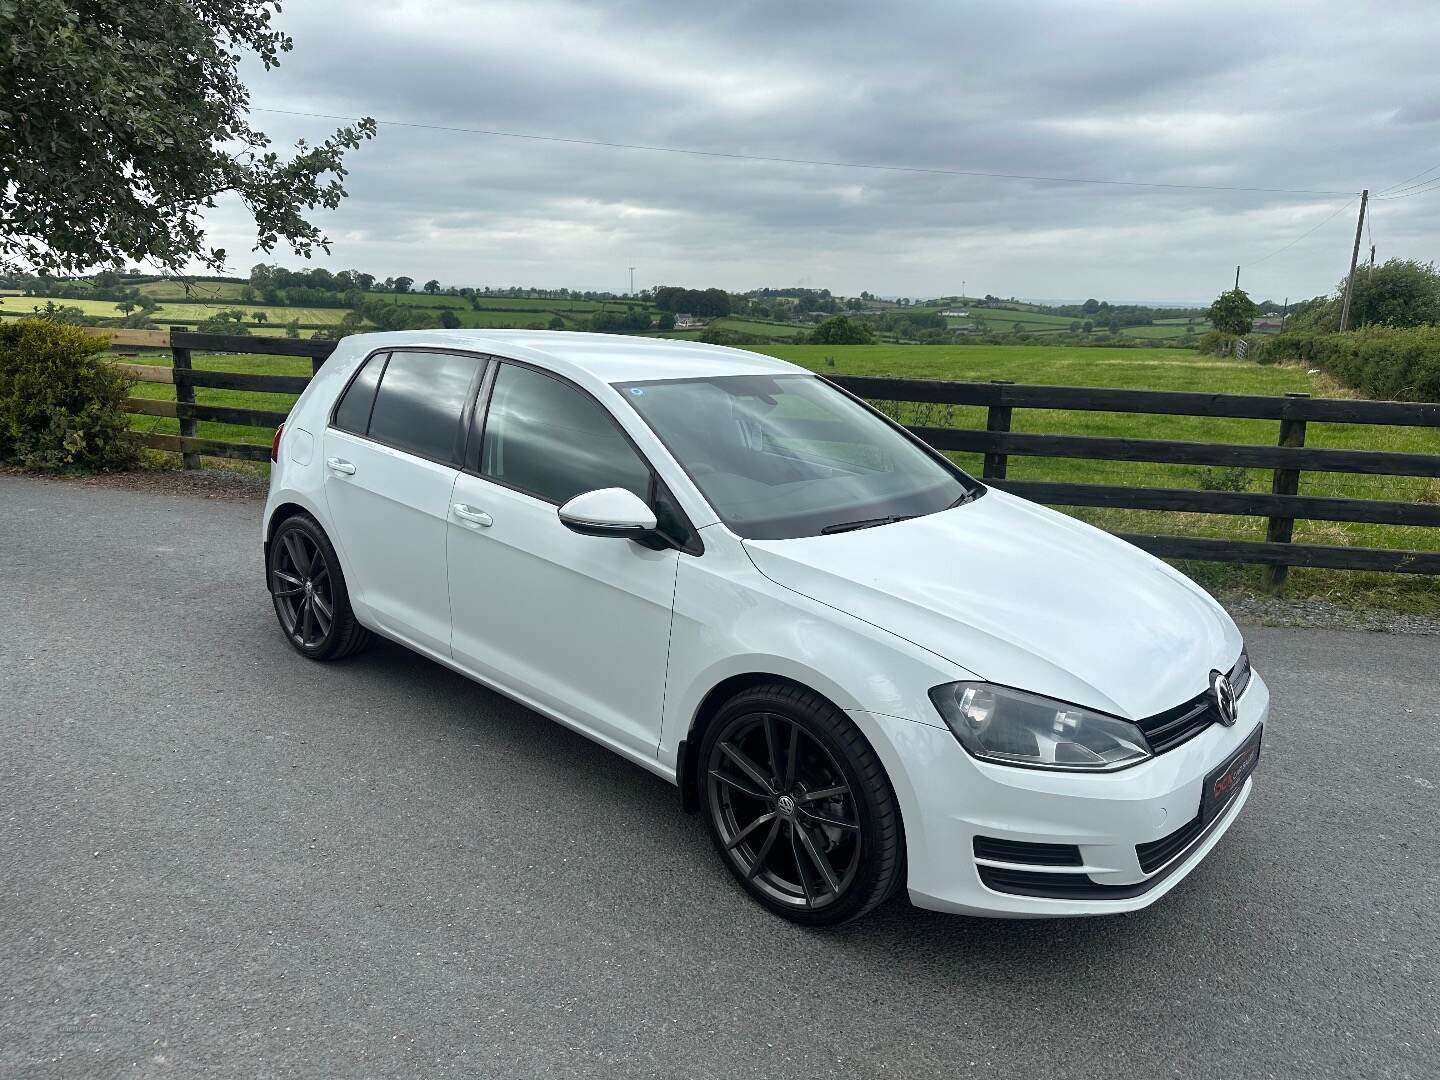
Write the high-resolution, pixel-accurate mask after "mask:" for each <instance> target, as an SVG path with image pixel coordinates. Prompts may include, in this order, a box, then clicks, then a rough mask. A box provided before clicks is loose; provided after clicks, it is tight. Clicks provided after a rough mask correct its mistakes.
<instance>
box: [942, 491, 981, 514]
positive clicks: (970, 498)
mask: <svg viewBox="0 0 1440 1080" xmlns="http://www.w3.org/2000/svg"><path fill="white" fill-rule="evenodd" d="M979 497H980V489H979V488H971V489H970V490H969V491H967V492H965V494H964V495H961V496H960V497H959V498H958V499H956V500H955V501H954V502H953V503H951V504H950V505H949V506H947V507H946V508H945V509H946V510H954V509H955V508H956V507H957V506H964V505H965V504H966V503H972V502H974V501H975V500H976V499H978V498H979Z"/></svg>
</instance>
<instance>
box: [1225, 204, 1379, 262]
mask: <svg viewBox="0 0 1440 1080" xmlns="http://www.w3.org/2000/svg"><path fill="white" fill-rule="evenodd" d="M1357 197H1358V196H1357ZM1354 201H1355V199H1354V198H1351V199H1347V200H1346V201H1345V202H1344V203H1343V204H1341V206H1340V208H1339V209H1338V210H1336V211H1335V212H1334V213H1333V214H1331V215H1330V216H1329V217H1327V218H1326V219H1325V220H1324V221H1322V222H1320V224H1319V225H1314V226H1312V227H1311V228H1308V229H1306V230H1305V231H1304V232H1303V233H1301V234H1300V235H1299V236H1297V237H1295V239H1294V240H1291V241H1290V242H1289V243H1288V244H1285V245H1283V246H1281V247H1278V248H1276V249H1275V250H1274V251H1272V252H1270V254H1269V255H1262V256H1261V257H1260V258H1258V259H1256V260H1255V261H1254V262H1249V263H1246V264H1245V268H1246V269H1247V270H1248V269H1249V268H1250V267H1252V266H1259V265H1260V264H1261V263H1262V262H1264V261H1265V260H1266V259H1273V258H1274V257H1275V256H1276V255H1279V254H1280V253H1281V252H1282V251H1289V250H1290V249H1291V248H1292V247H1294V246H1295V245H1296V244H1298V243H1299V242H1300V241H1301V240H1304V239H1305V238H1306V237H1307V236H1309V235H1310V234H1311V233H1313V232H1317V231H1318V230H1319V229H1321V228H1322V227H1323V226H1325V225H1328V224H1330V222H1332V221H1334V220H1335V219H1336V218H1337V217H1339V216H1340V215H1341V214H1343V213H1344V212H1345V211H1346V210H1348V209H1349V208H1350V205H1351V204H1352V203H1354Z"/></svg>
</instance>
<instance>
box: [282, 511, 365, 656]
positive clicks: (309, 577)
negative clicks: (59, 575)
mask: <svg viewBox="0 0 1440 1080" xmlns="http://www.w3.org/2000/svg"><path fill="white" fill-rule="evenodd" d="M266 569H267V571H268V575H267V576H268V579H269V583H270V599H271V600H272V601H274V604H275V615H276V617H277V618H279V620H280V629H281V630H283V631H284V632H285V639H286V640H287V641H289V642H290V644H291V645H292V646H293V647H294V648H295V650H296V651H297V652H299V653H300V654H301V655H303V656H307V657H309V658H310V659H311V660H338V659H339V658H340V657H342V656H349V655H350V654H352V653H356V652H359V651H360V650H361V649H363V648H364V647H365V646H366V645H368V644H370V636H371V635H370V631H368V630H366V629H365V628H364V627H363V626H361V625H360V623H359V622H358V621H356V619H355V613H354V612H353V611H352V610H351V609H350V594H349V592H348V591H347V590H346V588H345V576H344V574H342V573H341V571H340V560H339V559H338V558H337V557H336V555H335V548H334V547H333V546H332V545H331V543H330V539H329V537H327V536H326V535H325V530H324V529H322V528H320V524H319V522H317V521H316V520H315V519H314V518H312V517H311V516H310V515H309V514H296V515H295V516H294V517H289V518H286V519H285V520H284V521H283V522H281V523H280V525H279V526H278V527H277V528H276V530H275V534H274V535H273V536H272V537H271V538H270V565H269V566H268V567H267V568H266Z"/></svg>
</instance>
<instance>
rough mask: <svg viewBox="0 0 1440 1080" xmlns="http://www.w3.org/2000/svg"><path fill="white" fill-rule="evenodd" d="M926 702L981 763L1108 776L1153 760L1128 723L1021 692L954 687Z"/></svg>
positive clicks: (985, 686)
mask: <svg viewBox="0 0 1440 1080" xmlns="http://www.w3.org/2000/svg"><path fill="white" fill-rule="evenodd" d="M930 700H931V701H933V702H935V708H937V709H938V710H939V711H940V715H941V716H942V717H943V718H944V720H945V723H946V724H948V725H949V726H950V730H951V731H953V732H954V733H955V737H956V738H957V739H959V740H960V745H961V746H963V747H965V749H966V750H968V751H970V753H972V754H974V755H975V756H976V757H977V758H981V759H983V760H985V761H995V762H999V763H1000V764H1002V765H1029V766H1031V767H1033V768H1040V769H1068V770H1072V771H1085V772H1108V771H1110V770H1112V769H1123V768H1125V767H1126V766H1127V765H1134V764H1135V763H1136V762H1139V761H1144V760H1145V759H1146V758H1148V757H1150V756H1151V755H1150V747H1149V745H1147V744H1146V742H1145V736H1144V734H1142V733H1141V731H1140V729H1139V728H1138V727H1136V726H1135V725H1134V724H1132V723H1130V722H1129V721H1126V720H1117V719H1116V718H1115V717H1113V716H1105V715H1104V714H1102V713H1097V712H1091V711H1090V710H1089V709H1082V708H1081V707H1080V706H1078V705H1068V704H1066V703H1065V702H1063V701H1055V700H1053V699H1051V698H1045V697H1040V696H1039V695H1038V694H1027V693H1025V692H1024V691H1023V690H1009V689H1006V688H1005V687H1003V686H992V685H991V684H989V683H972V682H957V683H948V684H947V685H945V686H937V687H935V689H933V690H931V691H930Z"/></svg>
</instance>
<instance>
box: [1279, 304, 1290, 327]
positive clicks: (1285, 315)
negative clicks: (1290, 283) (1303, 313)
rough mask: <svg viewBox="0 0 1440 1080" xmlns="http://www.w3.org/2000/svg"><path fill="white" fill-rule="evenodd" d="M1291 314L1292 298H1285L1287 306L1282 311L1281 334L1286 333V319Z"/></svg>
mask: <svg viewBox="0 0 1440 1080" xmlns="http://www.w3.org/2000/svg"><path fill="white" fill-rule="evenodd" d="M1289 314H1290V297H1288V296H1287V297H1285V306H1284V307H1282V308H1281V309H1280V332H1281V333H1282V334H1283V333H1284V332H1285V319H1286V317H1287V316H1288V315H1289Z"/></svg>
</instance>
